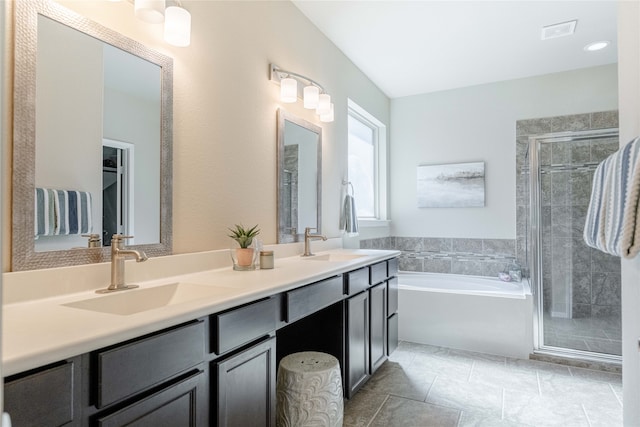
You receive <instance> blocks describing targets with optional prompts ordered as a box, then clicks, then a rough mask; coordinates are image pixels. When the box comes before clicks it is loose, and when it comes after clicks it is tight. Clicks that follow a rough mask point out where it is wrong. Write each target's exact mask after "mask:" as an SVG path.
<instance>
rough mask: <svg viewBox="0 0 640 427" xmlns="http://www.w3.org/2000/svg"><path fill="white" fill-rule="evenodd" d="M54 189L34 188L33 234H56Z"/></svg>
mask: <svg viewBox="0 0 640 427" xmlns="http://www.w3.org/2000/svg"><path fill="white" fill-rule="evenodd" d="M54 200H55V193H54V190H50V189H47V188H36V198H35V209H34V210H35V224H34V226H35V230H34V232H35V235H36V236H53V235H54V234H56V233H55V232H56V209H55V201H54Z"/></svg>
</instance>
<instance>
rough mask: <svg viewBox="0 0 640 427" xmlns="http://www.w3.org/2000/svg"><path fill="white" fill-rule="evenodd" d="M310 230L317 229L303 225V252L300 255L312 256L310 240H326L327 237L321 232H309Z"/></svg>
mask: <svg viewBox="0 0 640 427" xmlns="http://www.w3.org/2000/svg"><path fill="white" fill-rule="evenodd" d="M311 230H317V228H312V227H305V229H304V253H303V254H302V256H313V254H312V253H311V240H314V239H322V240H327V238H326V237H325V236H323V235H322V234H311Z"/></svg>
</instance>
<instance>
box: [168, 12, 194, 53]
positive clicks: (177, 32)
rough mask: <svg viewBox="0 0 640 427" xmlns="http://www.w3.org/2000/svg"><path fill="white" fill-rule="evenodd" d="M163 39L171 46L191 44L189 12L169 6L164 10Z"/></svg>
mask: <svg viewBox="0 0 640 427" xmlns="http://www.w3.org/2000/svg"><path fill="white" fill-rule="evenodd" d="M164 39H165V41H166V42H167V43H169V44H171V45H173V46H179V47H185V46H189V44H191V14H190V13H189V12H188V11H187V10H186V9H183V8H181V7H178V6H170V7H168V8H167V9H166V10H165V11H164Z"/></svg>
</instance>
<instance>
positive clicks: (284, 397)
mask: <svg viewBox="0 0 640 427" xmlns="http://www.w3.org/2000/svg"><path fill="white" fill-rule="evenodd" d="M341 378H342V377H341V375H340V364H339V363H338V359H336V358H335V357H333V356H332V355H330V354H326V353H318V352H316V351H304V352H301V353H293V354H290V355H288V356H286V357H283V358H282V360H281V361H280V366H279V367H278V380H277V386H276V396H277V403H276V426H277V427H303V426H304V427H311V426H313V427H320V426H322V427H334V426H342V418H343V398H342V397H343V394H342V379H341Z"/></svg>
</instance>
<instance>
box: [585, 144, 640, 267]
mask: <svg viewBox="0 0 640 427" xmlns="http://www.w3.org/2000/svg"><path fill="white" fill-rule="evenodd" d="M639 163H640V138H636V139H634V140H633V141H631V142H630V143H628V144H627V145H625V146H624V147H623V148H622V149H620V150H618V151H617V152H616V153H614V154H612V155H611V156H609V157H607V158H606V159H605V160H604V161H603V162H602V163H600V164H599V165H598V167H597V168H596V171H595V174H594V177H593V188H592V191H591V200H590V201H589V210H588V211H587V219H586V222H585V227H584V241H585V242H586V244H587V245H589V246H591V247H593V248H596V249H598V250H600V251H602V252H606V253H608V254H611V255H616V256H624V257H625V258H633V257H634V256H635V255H636V254H637V253H638V252H640V222H639V220H640V218H639V217H638V214H639V212H638V202H639V200H640V164H639Z"/></svg>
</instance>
